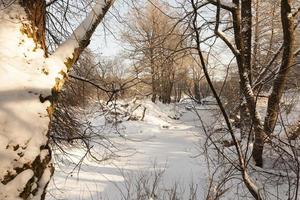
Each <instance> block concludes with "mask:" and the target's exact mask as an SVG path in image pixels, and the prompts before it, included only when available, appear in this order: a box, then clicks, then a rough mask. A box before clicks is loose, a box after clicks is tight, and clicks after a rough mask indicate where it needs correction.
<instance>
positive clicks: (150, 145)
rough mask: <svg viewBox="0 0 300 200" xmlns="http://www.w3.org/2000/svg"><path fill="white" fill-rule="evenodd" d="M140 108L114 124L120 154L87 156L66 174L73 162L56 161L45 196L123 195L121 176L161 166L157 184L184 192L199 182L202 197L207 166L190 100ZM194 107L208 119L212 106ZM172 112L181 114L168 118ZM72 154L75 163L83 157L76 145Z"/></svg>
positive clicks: (69, 197)
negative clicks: (135, 116)
mask: <svg viewBox="0 0 300 200" xmlns="http://www.w3.org/2000/svg"><path fill="white" fill-rule="evenodd" d="M143 106H144V107H146V115H145V118H144V120H143V121H124V122H123V123H121V124H119V125H118V126H119V128H120V130H121V132H122V134H123V135H125V138H122V137H116V136H114V137H112V138H113V139H112V140H113V142H114V143H115V144H116V145H117V147H118V148H120V149H121V151H119V153H118V154H119V155H121V157H118V158H115V159H112V160H109V161H106V162H101V163H95V162H93V161H89V160H86V161H85V162H84V164H83V165H82V166H81V169H80V172H79V173H77V171H74V172H73V173H70V172H71V171H72V169H73V168H74V164H72V163H70V162H66V163H64V164H61V162H60V167H57V168H56V171H55V174H54V177H53V180H52V182H51V184H50V185H49V187H48V197H47V199H48V200H52V199H72V200H73V199H100V198H101V197H104V198H107V199H112V200H115V199H122V198H121V196H120V195H121V193H124V192H125V191H126V189H127V187H126V181H125V180H124V178H125V179H128V178H129V177H138V176H139V175H141V174H147V173H151V172H153V171H155V170H159V169H165V173H164V175H163V180H162V182H163V185H164V186H165V187H166V188H170V187H172V185H174V183H175V182H177V183H178V184H179V185H180V187H184V188H182V190H184V191H185V192H184V193H188V192H189V184H191V183H194V184H196V185H198V194H199V195H201V196H203V197H204V195H205V193H206V188H207V187H206V185H207V178H208V174H207V166H206V161H205V158H204V157H203V156H198V155H199V153H200V151H201V150H200V149H199V141H201V138H202V137H204V135H202V136H201V127H200V124H199V120H198V117H197V115H196V114H195V113H194V112H193V111H191V110H190V109H186V107H188V108H189V107H192V106H191V104H190V103H188V106H187V104H180V105H176V106H175V105H174V104H172V105H169V106H165V105H162V104H159V103H158V104H153V103H152V102H150V101H144V102H143ZM198 111H199V113H200V114H201V115H203V116H205V118H204V120H205V121H206V122H210V121H211V120H210V116H212V115H213V113H214V112H213V106H207V107H205V106H201V107H198ZM174 116H181V117H180V119H179V120H175V119H171V118H174ZM99 121H101V119H99ZM93 123H99V122H97V120H96V122H95V121H94V122H93ZM100 123H102V122H100ZM71 152H72V154H73V155H74V156H72V158H73V159H74V163H76V162H77V161H78V160H79V159H80V158H81V156H82V155H83V152H80V151H79V150H76V149H74V150H72V151H71ZM127 181H128V180H127ZM186 195H187V194H186Z"/></svg>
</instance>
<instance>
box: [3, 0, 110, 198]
mask: <svg viewBox="0 0 300 200" xmlns="http://www.w3.org/2000/svg"><path fill="white" fill-rule="evenodd" d="M112 3H113V0H96V1H95V2H94V6H93V7H92V9H91V11H90V13H89V15H88V16H87V17H86V18H85V19H84V20H83V21H82V23H81V24H80V25H79V26H78V27H77V28H76V29H75V31H74V32H73V34H72V35H71V36H70V37H69V38H68V39H67V40H66V41H64V42H63V43H62V44H61V45H60V46H59V47H58V48H57V49H56V50H55V51H54V52H53V54H51V55H49V56H48V57H47V48H46V46H47V45H46V42H45V35H46V34H45V32H46V24H45V13H46V12H45V7H46V1H45V0H37V1H36V0H17V1H11V3H9V4H6V3H5V2H4V3H3V1H2V3H0V7H1V9H0V16H1V17H0V26H1V27H3V29H2V28H1V31H0V40H1V45H0V58H1V59H0V72H1V74H0V82H1V84H2V85H3V88H1V89H0V93H1V95H0V96H1V98H0V102H1V103H0V104H1V106H0V118H1V120H0V123H1V126H3V130H2V131H1V132H0V137H1V149H0V155H1V159H2V160H1V162H2V163H1V165H0V181H1V183H0V199H44V198H45V193H46V188H47V185H48V183H49V180H50V178H51V176H52V173H53V170H54V167H53V165H52V162H51V150H50V148H49V145H48V141H49V138H48V134H47V130H48V124H49V120H50V119H51V115H52V112H53V108H54V107H55V100H56V97H57V94H58V93H59V92H60V90H61V88H62V86H63V83H64V80H65V79H66V78H67V73H68V71H69V69H70V68H71V67H72V65H73V64H74V63H75V62H76V61H77V59H78V58H79V56H80V54H81V53H82V51H83V50H84V49H85V48H86V47H87V45H88V44H89V41H90V38H91V36H92V34H93V33H94V31H95V29H96V27H97V26H98V25H99V23H100V22H101V21H102V19H103V17H104V16H105V14H106V12H107V11H108V9H109V8H110V6H111V5H112Z"/></svg>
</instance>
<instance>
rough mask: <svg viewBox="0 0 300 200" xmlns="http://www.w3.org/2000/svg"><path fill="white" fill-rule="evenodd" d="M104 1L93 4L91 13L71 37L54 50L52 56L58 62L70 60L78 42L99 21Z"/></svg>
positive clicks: (98, 0)
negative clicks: (57, 59)
mask: <svg viewBox="0 0 300 200" xmlns="http://www.w3.org/2000/svg"><path fill="white" fill-rule="evenodd" d="M105 2H106V1H104V0H97V1H96V2H95V5H94V7H93V8H92V11H91V12H90V13H89V15H88V16H87V17H86V18H85V19H84V20H83V21H82V22H81V24H80V25H79V26H78V27H77V28H76V29H75V30H74V31H73V34H72V35H71V37H70V38H69V39H68V40H66V41H65V42H64V43H63V44H62V45H60V46H59V47H58V49H56V51H55V53H54V54H53V55H54V57H56V58H60V60H63V61H65V59H66V58H72V57H73V53H74V49H76V48H78V47H79V41H82V40H84V39H85V36H86V33H87V31H89V30H91V28H92V26H94V25H95V22H96V21H97V20H98V19H99V16H101V15H102V13H103V8H104V6H106V3H105Z"/></svg>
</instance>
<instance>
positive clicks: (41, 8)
mask: <svg viewBox="0 0 300 200" xmlns="http://www.w3.org/2000/svg"><path fill="white" fill-rule="evenodd" d="M21 5H22V6H23V7H24V9H25V11H26V13H27V18H28V20H29V21H30V23H31V25H32V26H31V27H28V26H26V25H25V27H24V28H25V29H26V33H27V35H28V36H31V37H32V38H33V40H34V42H35V43H36V44H37V45H40V47H41V48H42V49H43V50H44V51H45V55H47V45H46V19H45V17H46V1H45V0H21Z"/></svg>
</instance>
